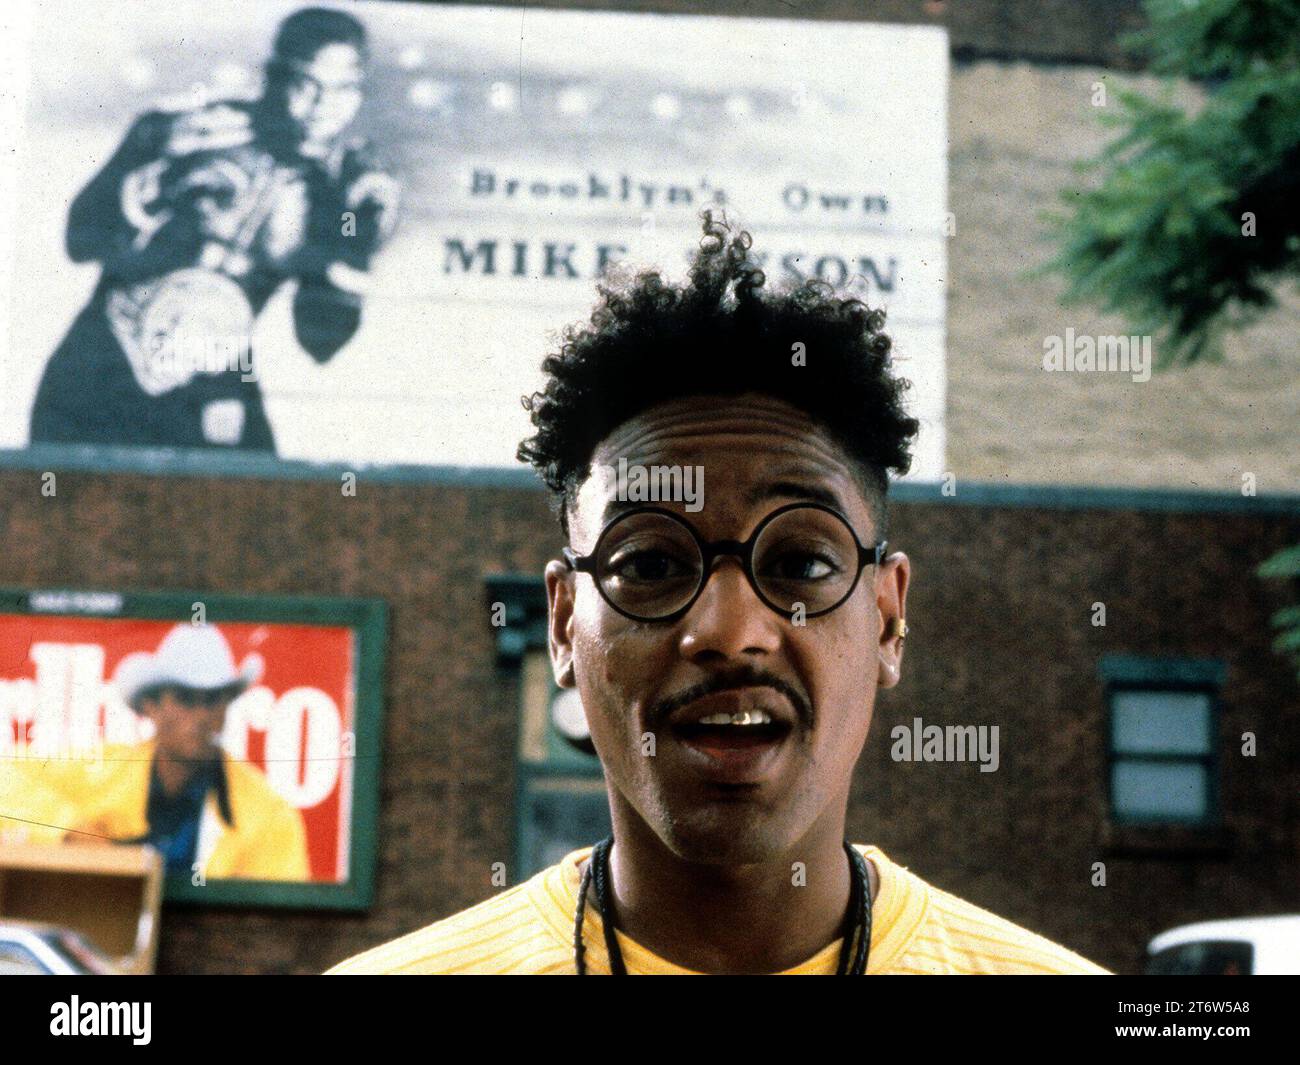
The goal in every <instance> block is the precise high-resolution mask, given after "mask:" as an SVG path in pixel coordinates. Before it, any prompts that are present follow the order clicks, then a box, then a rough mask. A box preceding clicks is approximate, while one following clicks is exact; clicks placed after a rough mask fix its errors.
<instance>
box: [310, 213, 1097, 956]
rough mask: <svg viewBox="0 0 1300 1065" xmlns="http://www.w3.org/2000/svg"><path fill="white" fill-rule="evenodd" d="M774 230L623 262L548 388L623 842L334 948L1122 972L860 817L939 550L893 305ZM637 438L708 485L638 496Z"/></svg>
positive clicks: (562, 672) (579, 664) (591, 717)
mask: <svg viewBox="0 0 1300 1065" xmlns="http://www.w3.org/2000/svg"><path fill="white" fill-rule="evenodd" d="M748 249H749V238H748V235H747V234H743V233H742V234H739V235H735V236H733V235H732V234H731V232H730V230H729V229H728V228H727V227H726V226H725V224H723V223H721V222H716V221H714V220H713V219H712V218H711V217H710V218H709V219H708V221H707V222H706V240H705V243H704V245H702V250H701V253H700V255H699V256H698V257H697V259H696V261H695V263H694V265H693V267H692V271H691V277H690V282H689V284H687V285H685V286H683V287H680V288H676V287H670V286H668V285H667V284H665V283H664V282H663V281H662V280H661V279H660V278H659V277H658V276H657V275H654V274H650V275H641V276H640V277H638V278H636V279H635V280H633V281H632V282H631V283H630V284H629V285H627V286H626V287H623V288H620V287H617V286H615V285H612V284H608V285H605V286H604V287H603V289H602V294H603V300H602V303H601V306H600V307H599V308H598V309H597V311H596V313H595V315H593V318H592V323H591V325H590V327H588V328H585V329H581V330H580V329H572V328H571V329H570V330H568V331H567V332H566V334H565V336H564V339H563V344H562V346H561V348H560V351H559V353H558V354H555V355H552V356H551V357H550V358H548V359H547V360H546V361H545V363H544V364H543V368H544V370H545V371H546V373H547V374H548V375H549V379H548V381H547V384H546V387H545V389H544V391H542V392H540V393H538V394H536V395H534V396H532V397H531V398H529V399H528V400H526V403H525V405H526V406H527V407H528V408H529V409H530V411H531V412H532V418H533V424H534V426H535V427H536V429H537V432H536V435H534V436H533V437H532V438H531V439H530V440H528V441H526V442H525V443H524V444H523V445H522V446H521V448H520V455H521V457H522V458H524V459H526V460H528V461H530V462H531V463H532V464H533V465H534V466H535V467H536V468H537V469H538V470H539V471H540V473H541V475H542V476H543V478H544V479H545V480H546V482H547V484H548V485H549V486H550V487H551V488H552V489H553V491H554V493H555V497H556V501H557V503H558V507H559V513H560V520H561V525H562V528H563V529H564V532H565V533H566V535H567V537H568V541H569V547H567V548H566V549H565V551H564V556H565V561H564V562H560V561H554V562H551V563H550V564H549V565H548V566H547V568H546V588H547V595H548V602H549V615H550V619H549V644H550V658H551V663H552V667H553V670H554V675H555V678H556V681H557V683H558V684H560V685H561V686H562V687H576V688H577V689H578V691H579V692H580V694H581V699H582V704H583V706H584V708H585V709H586V713H587V718H588V722H589V724H590V729H591V737H592V740H593V742H594V744H595V747H596V751H597V753H598V754H599V756H600V760H601V762H602V764H603V767H604V772H605V780H606V784H607V789H608V793H609V803H610V812H611V819H612V823H613V837H612V840H613V842H612V845H611V844H610V841H604V842H603V843H601V844H599V845H597V846H596V847H595V848H594V849H593V848H584V849H582V850H579V851H576V852H574V853H571V854H569V855H568V856H567V857H566V858H564V859H563V860H562V861H561V862H560V863H559V864H558V865H556V866H553V867H551V868H550V869H546V870H544V871H543V872H541V873H539V874H538V875H537V876H535V877H533V878H532V879H531V880H529V881H528V882H527V883H524V884H521V885H519V886H517V887H515V888H512V889H510V890H508V891H506V892H504V893H502V894H499V895H497V896H496V897H494V898H491V899H489V900H487V901H486V902H483V903H481V904H479V905H477V906H475V907H473V908H471V909H469V910H467V911H465V912H463V913H461V914H458V915H456V916H453V917H450V918H448V919H446V920H444V921H440V922H438V923H436V924H433V925H430V926H429V927H427V928H424V929H422V930H420V931H417V932H414V933H412V934H410V935H407V936H405V937H404V938H401V939H398V940H395V941H393V942H391V943H388V944H386V945H383V946H380V947H377V948H375V949H373V950H370V951H368V952H366V953H364V954H361V955H359V956H357V957H355V958H353V959H351V960H349V961H346V962H343V963H342V964H340V965H338V966H336V967H335V968H334V969H333V970H331V972H333V973H428V972H439V973H453V972H458V973H469V972H474V973H555V974H560V973H583V972H585V973H593V974H605V973H610V972H615V973H622V972H626V973H629V974H637V973H687V972H695V973H799V974H833V973H844V974H846V975H848V974H855V973H861V972H864V971H865V972H866V973H870V974H877V973H1101V972H1104V970H1102V969H1100V968H1099V967H1098V966H1096V965H1094V964H1092V963H1091V962H1088V961H1086V960H1084V959H1083V958H1081V957H1079V956H1078V955H1076V954H1073V953H1071V952H1070V951H1068V950H1066V949H1065V948H1064V947H1061V946H1058V945H1056V944H1055V943H1052V942H1049V941H1048V940H1046V939H1043V938H1041V937H1040V936H1037V935H1034V934H1033V933H1031V932H1029V931H1026V930H1025V929H1022V928H1019V927H1017V926H1016V925H1014V924H1012V923H1011V922H1009V921H1006V920H1003V919H1001V918H999V917H996V916H994V915H993V914H991V913H988V912H986V911H985V910H982V909H980V908H978V907H976V906H973V905H971V904H969V903H966V902H964V901H962V900H960V899H958V898H956V897H954V896H953V895H950V894H948V893H947V892H944V891H941V890H939V889H938V888H935V887H932V886H931V885H929V884H927V883H926V882H925V881H923V880H922V879H920V878H919V877H918V876H916V875H915V874H913V873H911V872H909V871H908V870H906V869H904V868H902V867H901V866H899V865H897V864H896V863H894V862H893V861H891V860H890V859H889V858H888V857H887V856H886V855H885V854H884V853H883V852H882V851H881V850H880V849H879V848H877V847H874V846H863V845H853V846H849V845H847V844H846V843H845V839H844V831H845V817H846V807H847V803H848V798H849V789H850V783H851V779H852V775H853V767H854V764H855V762H856V761H857V759H858V756H859V754H860V752H861V750H862V747H863V743H864V741H865V740H866V737H867V731H868V728H869V726H870V724H871V716H872V710H873V707H874V703H875V697H876V691H877V689H878V688H882V687H884V688H889V687H893V686H894V685H895V684H897V683H898V682H899V679H900V677H901V671H902V660H903V640H904V637H905V635H906V625H905V623H904V621H903V619H904V616H905V610H906V604H907V591H908V584H909V579H910V572H911V571H910V565H909V562H908V559H907V556H906V555H904V554H903V553H902V552H898V551H895V552H892V553H890V552H888V549H887V548H886V547H885V544H884V539H885V532H886V530H885V522H886V512H885V493H886V489H887V485H888V481H887V476H888V473H889V471H891V470H894V471H898V472H905V471H906V470H907V468H908V465H909V462H910V457H909V445H910V441H911V438H912V437H913V436H914V435H915V433H916V432H917V428H918V425H917V422H916V421H915V419H912V418H910V417H908V416H907V415H906V414H905V413H904V411H903V408H902V405H901V395H902V391H903V388H904V387H905V385H904V383H903V382H902V381H900V380H898V379H897V378H895V377H894V376H893V375H892V372H891V369H890V364H889V358H888V354H889V348H890V343H889V340H888V338H887V337H886V336H885V335H883V334H882V333H881V331H880V330H881V327H882V325H883V322H884V317H883V315H882V314H880V313H879V312H872V311H868V310H867V308H866V307H865V306H863V305H862V304H861V303H860V302H857V301H854V300H840V299H837V298H835V297H834V296H833V295H831V294H830V293H829V292H827V291H826V290H825V286H822V287H821V288H819V287H816V286H815V285H808V286H805V287H803V288H800V289H798V290H795V291H793V292H787V293H784V294H773V295H770V296H767V295H765V294H764V293H763V291H762V285H763V278H762V274H761V272H759V271H758V270H757V268H756V267H754V265H753V263H752V260H751V258H750V255H749V251H748ZM620 462H625V463H626V467H627V468H628V469H631V468H633V467H635V468H639V469H643V470H647V469H648V470H654V469H656V468H658V469H660V470H665V469H667V470H670V471H671V470H674V469H675V470H679V471H684V470H686V469H688V468H694V469H695V470H697V471H703V473H706V474H707V477H705V478H704V481H703V484H704V486H705V492H704V500H703V504H704V505H703V507H702V508H699V507H698V506H697V507H695V508H694V512H692V508H691V507H687V506H683V504H682V503H681V502H680V501H669V502H658V503H652V504H649V505H647V504H646V503H644V502H638V501H636V500H635V499H626V498H622V499H621V498H619V495H620V491H619V488H618V481H617V479H613V478H609V477H607V476H606V477H599V476H596V475H595V471H597V470H602V469H610V468H615V467H617V468H622V467H621V466H620ZM621 494H622V495H625V496H626V495H629V494H630V493H627V492H622V493H621ZM917 801H918V802H923V801H924V797H923V796H918V797H917Z"/></svg>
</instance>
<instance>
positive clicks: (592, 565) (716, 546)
mask: <svg viewBox="0 0 1300 1065" xmlns="http://www.w3.org/2000/svg"><path fill="white" fill-rule="evenodd" d="M792 510H820V511H823V512H825V513H826V514H829V515H831V517H833V518H836V519H838V520H839V521H840V523H841V524H842V525H843V526H844V528H845V529H847V530H848V534H849V536H851V537H852V538H853V544H854V546H855V547H857V549H858V566H857V572H856V573H854V575H853V581H852V583H850V585H849V587H848V591H846V592H845V593H844V595H843V596H841V597H840V598H839V599H838V600H837V601H836V602H834V603H832V604H831V605H830V606H828V607H823V608H822V609H821V610H816V611H813V612H811V613H805V614H804V617H805V618H819V617H823V616H824V615H826V614H829V613H830V612H831V611H832V610H838V609H839V608H840V607H842V606H843V605H844V604H845V603H846V602H848V600H849V599H850V598H851V597H852V595H853V593H854V592H855V591H857V587H858V581H860V580H861V579H862V571H863V570H864V569H866V568H867V566H879V565H880V563H881V562H883V561H884V559H885V554H886V551H887V549H888V546H889V542H888V541H887V540H879V541H877V542H876V543H875V544H874V545H873V546H871V547H865V546H864V545H863V543H862V541H861V540H859V539H858V534H857V533H856V532H855V531H854V530H853V526H852V525H851V524H850V522H849V519H848V518H846V517H845V516H844V515H843V514H841V513H840V512H839V511H838V510H836V509H835V508H834V507H828V506H826V505H825V504H824V503H786V504H785V505H783V506H779V507H777V508H776V509H775V510H774V511H772V512H771V513H770V514H768V515H767V517H765V518H764V519H763V520H762V521H760V522H759V523H758V524H757V525H756V526H755V527H754V531H753V532H752V533H750V534H749V539H747V540H745V541H744V542H743V543H742V542H741V541H740V540H711V541H709V540H705V539H703V538H702V537H701V536H700V534H699V532H698V531H697V530H696V528H695V526H694V525H692V524H691V523H690V522H689V521H687V520H686V519H685V518H683V517H682V516H681V515H680V514H677V513H674V512H673V511H671V510H667V509H665V508H664V507H636V508H634V509H632V510H626V511H624V512H623V513H622V514H619V515H617V516H616V517H614V518H613V519H611V520H610V521H609V523H608V524H606V526H605V527H604V528H603V529H601V530H600V536H598V537H597V538H596V544H595V546H594V547H593V548H592V549H591V554H589V555H579V554H578V553H577V552H575V551H574V550H573V548H571V547H565V548H563V549H562V550H561V552H560V553H561V554H562V555H563V556H564V561H565V564H566V565H567V566H568V567H569V569H570V570H573V571H574V572H577V573H589V574H591V580H592V583H593V584H595V586H596V591H598V592H599V593H600V597H601V598H602V599H603V600H605V602H606V603H608V604H609V606H610V609H612V610H613V611H615V612H616V613H618V614H621V615H622V616H623V617H625V618H627V619H628V620H630V621H641V622H650V621H677V620H678V619H679V618H682V617H685V616H686V614H688V613H689V612H690V609H691V607H693V606H694V605H695V603H696V601H697V600H698V599H699V598H700V596H701V595H702V594H703V593H704V589H705V586H706V585H707V584H708V583H709V578H710V577H712V576H713V563H714V562H716V561H717V560H718V559H719V558H721V557H723V556H724V555H734V556H736V557H737V558H739V559H740V568H741V570H742V571H743V572H744V574H745V580H747V581H748V582H749V587H750V588H751V589H752V590H753V592H754V594H755V595H756V596H758V598H759V601H760V602H762V603H763V605H764V606H766V607H767V608H768V609H769V610H772V611H773V612H775V613H777V614H779V615H780V616H781V617H783V618H785V619H787V620H789V619H790V618H792V617H794V616H795V611H793V610H786V609H785V608H784V607H780V606H777V605H776V604H775V603H773V602H772V600H770V599H769V598H768V597H767V596H765V595H764V594H763V592H762V589H760V588H759V586H758V581H757V579H756V578H755V577H754V547H755V545H756V544H757V543H758V538H759V537H760V536H761V535H762V534H763V530H764V529H766V528H767V527H768V526H769V525H771V524H772V522H773V521H775V520H776V519H777V518H779V517H780V516H781V515H782V514H787V513H789V512H790V511H792ZM638 514H662V515H663V516H664V517H667V518H671V519H672V520H673V521H675V522H677V524H679V525H681V526H682V527H683V528H685V529H686V531H687V533H689V534H690V537H691V539H692V540H694V541H695V545H696V547H697V548H698V549H699V552H700V557H701V559H703V567H702V568H701V570H700V583H699V585H698V586H697V587H696V589H695V591H694V592H693V593H691V597H690V599H688V600H687V601H686V603H685V604H684V605H683V606H681V607H679V608H678V609H676V610H674V611H673V612H672V613H671V614H664V615H662V616H660V617H643V616H641V615H639V614H632V613H629V612H628V611H626V610H624V609H623V608H622V607H620V606H619V605H618V604H617V603H615V602H614V601H613V600H612V599H611V598H610V597H609V595H607V594H606V592H605V588H604V586H603V585H602V584H601V583H600V580H599V578H598V577H597V576H596V559H597V558H599V557H600V549H601V546H602V545H603V544H604V542H605V538H606V537H607V536H608V535H609V534H610V532H611V531H612V530H613V529H614V528H616V527H617V526H618V525H619V523H620V522H623V521H626V520H627V519H628V518H631V517H634V516H636V515H638Z"/></svg>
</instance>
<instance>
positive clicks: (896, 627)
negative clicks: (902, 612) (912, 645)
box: [885, 618, 907, 640]
mask: <svg viewBox="0 0 1300 1065" xmlns="http://www.w3.org/2000/svg"><path fill="white" fill-rule="evenodd" d="M885 636H886V637H888V638H889V639H891V640H892V639H893V638H894V637H895V636H897V637H898V638H899V639H900V640H906V639H907V622H906V621H904V620H903V619H902V618H890V619H889V623H888V624H887V625H885Z"/></svg>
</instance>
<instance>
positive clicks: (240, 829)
mask: <svg viewBox="0 0 1300 1065" xmlns="http://www.w3.org/2000/svg"><path fill="white" fill-rule="evenodd" d="M153 754H154V745H153V743H152V742H149V743H142V744H137V745H131V746H128V745H116V744H115V745H109V746H106V747H105V748H104V749H103V757H102V758H100V757H98V756H96V757H93V758H90V757H83V758H68V757H63V758H50V759H45V760H42V759H40V758H15V757H12V756H10V757H6V758H3V759H0V839H4V838H6V837H7V838H21V839H25V840H28V841H31V842H34V843H35V842H58V841H61V840H64V839H66V838H67V837H68V836H69V835H70V834H71V833H70V832H69V830H70V829H71V830H75V831H80V832H90V833H94V834H95V835H98V836H108V837H110V838H112V839H120V840H127V839H138V838H139V837H140V836H143V835H144V834H145V833H146V832H147V831H148V822H147V820H146V808H147V804H148V799H149V774H150V770H151V768H152V766H153ZM222 762H223V763H224V766H225V772H226V783H227V792H228V797H229V800H230V811H231V814H232V816H233V817H234V822H235V823H234V826H233V827H232V826H230V825H227V824H226V822H225V821H224V820H223V819H222V817H221V815H220V812H219V811H218V809H217V799H216V796H215V795H214V794H212V793H211V792H209V794H208V796H207V798H206V799H205V800H204V804H203V813H202V815H201V817H200V820H199V839H198V848H197V855H196V860H197V862H198V865H199V868H200V869H201V870H202V873H203V875H204V877H213V878H234V879H241V880H306V879H307V878H308V875H309V870H308V862H307V831H306V827H305V826H304V824H303V819H302V814H301V813H300V812H299V811H298V810H297V809H296V808H295V807H294V806H293V804H292V803H290V802H288V801H287V800H286V799H285V798H283V797H282V796H281V795H279V794H278V793H277V792H276V791H275V789H274V788H272V787H271V785H270V784H268V783H267V780H266V777H265V776H264V775H263V774H262V772H261V771H260V770H259V769H257V768H256V767H255V766H252V765H249V764H247V763H246V762H238V761H234V760H232V759H231V758H230V757H229V756H227V755H224V754H223V755H222Z"/></svg>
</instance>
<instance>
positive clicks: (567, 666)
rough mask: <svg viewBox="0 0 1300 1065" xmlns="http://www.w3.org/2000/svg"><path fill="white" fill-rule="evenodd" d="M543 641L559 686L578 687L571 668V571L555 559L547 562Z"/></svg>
mask: <svg viewBox="0 0 1300 1065" xmlns="http://www.w3.org/2000/svg"><path fill="white" fill-rule="evenodd" d="M546 612H547V622H546V644H547V648H548V650H549V651H550V655H551V673H552V674H553V675H554V676H555V683H556V684H558V685H559V686H560V687H561V688H574V687H577V683H578V682H577V679H576V677H575V675H574V670H573V574H572V571H571V570H569V568H568V567H567V566H565V564H564V563H563V562H560V561H558V560H556V561H552V562H548V563H547V564H546Z"/></svg>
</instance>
